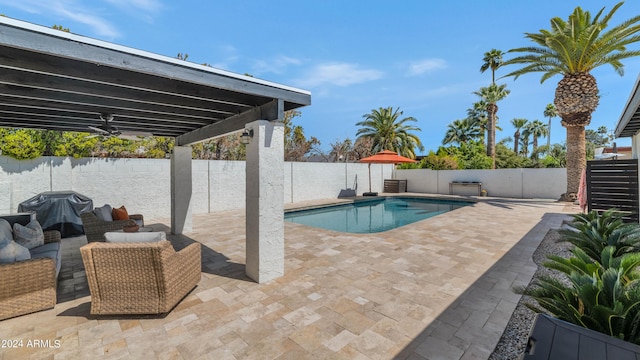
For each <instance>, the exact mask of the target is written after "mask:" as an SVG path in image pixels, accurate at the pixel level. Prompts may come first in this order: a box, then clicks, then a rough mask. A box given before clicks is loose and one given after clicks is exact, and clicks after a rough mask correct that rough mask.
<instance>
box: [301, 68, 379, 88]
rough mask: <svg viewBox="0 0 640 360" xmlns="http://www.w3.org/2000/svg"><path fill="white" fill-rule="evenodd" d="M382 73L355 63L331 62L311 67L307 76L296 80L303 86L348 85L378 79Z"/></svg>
mask: <svg viewBox="0 0 640 360" xmlns="http://www.w3.org/2000/svg"><path fill="white" fill-rule="evenodd" d="M383 75H384V74H383V73H382V71H378V70H374V69H362V68H360V66H359V65H357V64H349V63H340V62H332V63H326V64H319V65H316V66H315V67H314V68H312V69H311V70H310V71H309V72H308V74H307V76H305V77H303V78H301V79H298V80H297V81H296V82H297V83H299V84H300V85H302V86H305V87H316V86H320V85H335V86H349V85H354V84H360V83H364V82H368V81H373V80H378V79H380V78H382V76H383Z"/></svg>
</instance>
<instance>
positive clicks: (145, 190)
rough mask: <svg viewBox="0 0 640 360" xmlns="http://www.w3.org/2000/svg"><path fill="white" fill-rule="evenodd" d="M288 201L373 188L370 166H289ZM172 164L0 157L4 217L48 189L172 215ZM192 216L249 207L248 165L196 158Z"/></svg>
mask: <svg viewBox="0 0 640 360" xmlns="http://www.w3.org/2000/svg"><path fill="white" fill-rule="evenodd" d="M284 168H285V174H284V176H285V189H284V202H285V203H293V202H300V201H307V200H318V199H327V198H336V197H337V196H338V194H339V193H340V191H341V190H343V189H346V188H350V189H354V188H357V192H358V194H362V192H364V191H368V190H369V177H368V176H369V172H368V167H367V164H354V163H348V164H345V163H301V162H285V167H284ZM392 171H393V167H392V165H376V164H374V165H371V179H372V191H377V192H381V191H382V184H383V179H385V178H386V179H389V178H391V174H392ZM170 174H171V171H170V160H167V159H103V158H83V159H73V158H62V157H41V158H38V159H35V160H23V161H18V160H15V159H12V158H10V157H7V156H0V213H12V212H16V211H17V209H18V204H20V203H21V202H22V201H24V200H27V199H29V198H31V197H33V196H34V195H37V194H39V193H41V192H45V191H68V190H72V191H75V192H78V193H80V194H83V195H85V196H88V197H89V198H91V199H92V200H93V204H94V206H102V205H103V204H111V205H115V206H120V205H123V204H124V205H126V207H127V210H128V211H129V212H130V213H141V214H144V215H145V217H146V218H149V219H154V218H167V217H170V216H171V209H170V206H171V196H170ZM192 175H193V196H192V212H193V213H194V214H198V213H207V212H216V211H224V210H233V209H239V208H244V206H245V184H246V182H245V162H244V161H213V160H194V161H193V166H192Z"/></svg>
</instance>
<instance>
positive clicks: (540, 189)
mask: <svg viewBox="0 0 640 360" xmlns="http://www.w3.org/2000/svg"><path fill="white" fill-rule="evenodd" d="M395 177H396V179H402V180H407V190H408V191H410V192H423V193H431V194H448V193H449V183H450V182H453V181H468V182H471V181H477V182H481V183H482V189H484V190H487V193H488V195H489V196H497V197H509V198H521V199H531V198H534V199H559V198H560V195H561V194H563V193H564V192H566V189H567V170H566V169H564V168H560V169H499V170H429V169H418V170H396V171H395ZM454 194H457V195H477V188H476V187H471V186H466V187H463V186H455V187H454Z"/></svg>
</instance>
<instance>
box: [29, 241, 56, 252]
mask: <svg viewBox="0 0 640 360" xmlns="http://www.w3.org/2000/svg"><path fill="white" fill-rule="evenodd" d="M29 251H30V252H31V255H33V254H39V253H43V252H47V251H60V242H58V241H56V242H52V243H48V244H44V245H42V246H38V247H35V248H33V249H31V250H29Z"/></svg>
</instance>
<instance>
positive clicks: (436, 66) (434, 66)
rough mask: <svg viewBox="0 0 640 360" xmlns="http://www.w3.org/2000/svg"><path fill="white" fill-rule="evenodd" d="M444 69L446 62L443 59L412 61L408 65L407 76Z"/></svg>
mask: <svg viewBox="0 0 640 360" xmlns="http://www.w3.org/2000/svg"><path fill="white" fill-rule="evenodd" d="M446 67H447V62H446V61H444V60H443V59H424V60H420V61H413V62H411V63H409V72H408V74H409V75H410V76H417V75H422V74H424V73H426V72H430V71H433V70H440V69H445V68H446Z"/></svg>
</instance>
